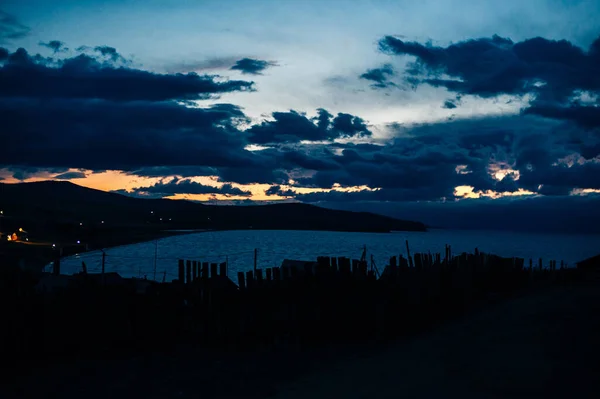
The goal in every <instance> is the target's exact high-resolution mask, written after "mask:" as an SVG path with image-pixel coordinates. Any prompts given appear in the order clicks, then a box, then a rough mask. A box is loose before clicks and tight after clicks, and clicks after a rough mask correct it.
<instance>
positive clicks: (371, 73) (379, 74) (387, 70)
mask: <svg viewBox="0 0 600 399" xmlns="http://www.w3.org/2000/svg"><path fill="white" fill-rule="evenodd" d="M392 76H394V69H393V68H392V65H390V64H384V65H383V66H381V67H380V68H373V69H368V70H367V72H365V73H363V74H362V75H360V78H361V79H365V80H369V81H371V82H374V83H373V84H372V85H371V87H373V88H375V89H384V88H386V87H390V86H395V84H394V83H393V82H390V81H389V78H390V77H392Z"/></svg>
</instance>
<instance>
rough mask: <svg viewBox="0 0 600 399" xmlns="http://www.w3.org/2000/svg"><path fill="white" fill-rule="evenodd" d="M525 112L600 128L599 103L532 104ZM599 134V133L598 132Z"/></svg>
mask: <svg viewBox="0 0 600 399" xmlns="http://www.w3.org/2000/svg"><path fill="white" fill-rule="evenodd" d="M525 113H529V114H536V115H541V116H544V117H546V118H555V119H566V120H570V121H573V122H575V123H577V124H578V125H580V126H583V127H587V128H600V105H596V106H577V105H571V106H551V105H546V106H544V105H534V106H532V107H530V108H528V109H527V110H525ZM599 136H600V134H599Z"/></svg>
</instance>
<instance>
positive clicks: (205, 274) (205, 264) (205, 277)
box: [202, 262, 208, 280]
mask: <svg viewBox="0 0 600 399" xmlns="http://www.w3.org/2000/svg"><path fill="white" fill-rule="evenodd" d="M202 280H208V262H202Z"/></svg>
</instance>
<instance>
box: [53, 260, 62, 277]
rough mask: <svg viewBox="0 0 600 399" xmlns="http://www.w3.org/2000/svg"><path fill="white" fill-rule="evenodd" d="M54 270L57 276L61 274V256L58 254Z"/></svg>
mask: <svg viewBox="0 0 600 399" xmlns="http://www.w3.org/2000/svg"><path fill="white" fill-rule="evenodd" d="M52 272H53V273H54V275H56V276H58V275H59V274H60V257H59V256H57V257H56V259H54V267H53V268H52Z"/></svg>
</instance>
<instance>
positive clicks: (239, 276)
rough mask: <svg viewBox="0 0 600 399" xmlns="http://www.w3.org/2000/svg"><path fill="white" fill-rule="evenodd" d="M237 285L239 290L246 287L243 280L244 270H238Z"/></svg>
mask: <svg viewBox="0 0 600 399" xmlns="http://www.w3.org/2000/svg"><path fill="white" fill-rule="evenodd" d="M237 275H238V287H240V290H243V289H245V288H246V282H245V281H244V272H238V274H237Z"/></svg>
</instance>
